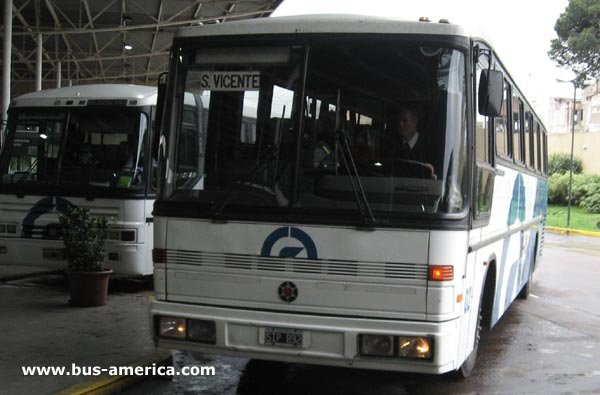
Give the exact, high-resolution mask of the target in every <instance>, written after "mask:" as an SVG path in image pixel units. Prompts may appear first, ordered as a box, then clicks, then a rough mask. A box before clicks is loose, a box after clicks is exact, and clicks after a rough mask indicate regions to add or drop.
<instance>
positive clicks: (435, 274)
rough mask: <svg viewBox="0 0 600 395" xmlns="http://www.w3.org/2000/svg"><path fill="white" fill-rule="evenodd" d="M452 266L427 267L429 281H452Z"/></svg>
mask: <svg viewBox="0 0 600 395" xmlns="http://www.w3.org/2000/svg"><path fill="white" fill-rule="evenodd" d="M453 279H454V266H429V281H452V280H453Z"/></svg>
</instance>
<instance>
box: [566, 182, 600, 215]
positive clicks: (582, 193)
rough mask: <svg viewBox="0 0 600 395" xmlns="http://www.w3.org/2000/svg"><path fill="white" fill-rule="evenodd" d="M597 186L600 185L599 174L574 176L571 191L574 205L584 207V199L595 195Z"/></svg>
mask: <svg viewBox="0 0 600 395" xmlns="http://www.w3.org/2000/svg"><path fill="white" fill-rule="evenodd" d="M597 185H600V175H598V174H577V175H575V176H573V187H572V190H571V195H572V199H573V200H572V202H573V204H578V205H580V206H582V204H581V203H582V202H583V200H584V198H586V197H589V196H591V195H593V193H594V192H593V190H594V188H595V186H597ZM582 207H583V206H582Z"/></svg>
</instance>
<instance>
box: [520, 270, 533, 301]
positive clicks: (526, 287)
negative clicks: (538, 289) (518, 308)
mask: <svg viewBox="0 0 600 395" xmlns="http://www.w3.org/2000/svg"><path fill="white" fill-rule="evenodd" d="M532 281H533V266H532V267H531V269H529V277H527V282H526V283H525V285H524V286H523V289H521V292H519V294H518V295H517V298H518V299H522V300H526V299H527V298H529V294H530V293H531V283H532Z"/></svg>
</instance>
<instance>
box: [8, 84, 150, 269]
mask: <svg viewBox="0 0 600 395" xmlns="http://www.w3.org/2000/svg"><path fill="white" fill-rule="evenodd" d="M156 98H157V89H156V87H148V86H136V85H116V84H107V85H83V86H74V87H67V88H59V89H49V90H44V91H39V92H33V93H29V94H26V95H23V96H20V97H17V98H16V99H14V100H13V101H12V103H11V105H10V108H9V121H8V128H7V133H6V138H5V143H4V146H3V147H2V155H1V156H0V173H1V174H2V182H1V184H0V188H1V189H0V264H10V265H32V266H44V267H50V268H56V269H62V268H64V267H65V266H66V261H65V259H64V256H63V250H62V249H63V246H62V240H61V230H60V227H59V225H58V216H59V215H60V214H61V213H64V212H66V210H68V209H69V207H71V206H83V207H87V208H89V209H90V210H91V212H92V214H93V215H102V216H106V217H107V219H108V221H109V224H110V225H109V226H110V229H109V240H108V243H107V246H106V258H105V264H106V266H107V267H109V268H111V269H113V270H114V272H115V274H120V275H150V274H152V259H151V251H152V234H153V232H152V225H153V224H152V215H151V212H152V204H153V202H154V197H155V193H156V192H155V191H156V188H155V184H154V183H153V182H156V177H155V176H154V180H153V176H152V174H153V171H154V170H153V166H152V165H153V163H156V160H155V159H154V160H153V158H152V155H151V151H150V149H151V145H152V144H151V143H152V141H153V139H152V130H153V127H152V125H153V122H154V115H155V114H154V113H155V108H156Z"/></svg>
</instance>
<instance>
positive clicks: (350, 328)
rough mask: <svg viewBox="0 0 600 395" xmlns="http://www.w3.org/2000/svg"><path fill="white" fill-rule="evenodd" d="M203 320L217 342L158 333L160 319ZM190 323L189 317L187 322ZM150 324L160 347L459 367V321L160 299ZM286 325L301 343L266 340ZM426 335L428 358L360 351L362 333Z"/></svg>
mask: <svg viewBox="0 0 600 395" xmlns="http://www.w3.org/2000/svg"><path fill="white" fill-rule="evenodd" d="M160 316H163V317H175V318H181V319H184V321H185V320H190V319H191V320H203V321H212V322H214V323H215V332H216V340H215V342H214V344H206V343H201V342H196V341H191V340H186V339H174V338H166V337H160V336H158V333H157V332H158V330H159V328H158V325H157V323H158V317H160ZM188 322H189V321H188ZM151 324H152V328H153V333H154V338H155V341H156V344H157V346H158V347H159V348H164V349H178V350H187V351H191V352H202V353H208V354H217V355H230V356H237V357H246V358H255V359H264V360H273V361H284V362H294V363H308V364H317V365H329V366H343V367H354V368H362V369H376V370H390V371H405V372H416V373H429V374H441V373H445V372H449V371H453V370H456V369H457V368H458V367H459V366H458V364H457V363H456V357H457V349H458V342H459V335H458V327H459V319H454V320H451V321H446V322H437V323H433V322H417V321H399V320H382V319H367V318H355V317H336V316H323V315H318V316H317V315H310V314H289V313H283V312H282V313H278V312H272V311H257V310H241V309H236V308H227V307H212V306H203V305H189V304H180V303H172V302H164V301H155V302H153V304H152V308H151ZM271 328H278V329H281V328H283V329H284V330H286V329H287V330H291V331H292V332H294V333H299V332H301V333H302V334H303V343H302V346H295V347H293V346H292V347H291V346H289V345H268V344H265V331H270V330H272V329H271ZM364 334H367V335H389V336H396V337H407V336H415V337H417V336H423V337H428V338H431V339H432V340H433V342H432V345H433V355H432V357H431V359H429V360H417V359H408V358H401V357H398V356H395V357H394V356H390V357H374V356H368V357H367V356H362V355H360V354H359V335H364Z"/></svg>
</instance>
